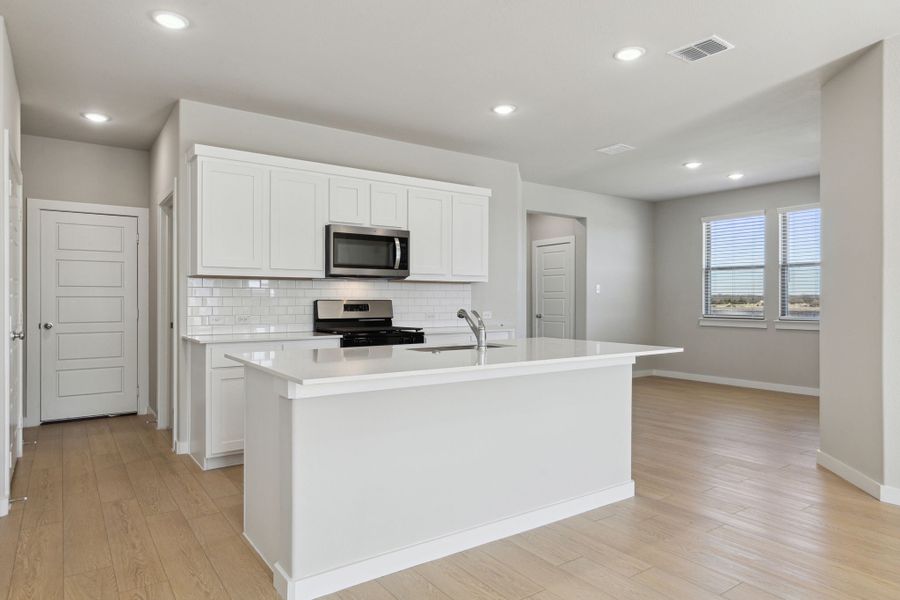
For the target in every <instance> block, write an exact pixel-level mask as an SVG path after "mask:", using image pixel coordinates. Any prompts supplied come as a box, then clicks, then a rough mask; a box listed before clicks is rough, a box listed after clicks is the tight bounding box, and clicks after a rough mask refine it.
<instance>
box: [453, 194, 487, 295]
mask: <svg viewBox="0 0 900 600" xmlns="http://www.w3.org/2000/svg"><path fill="white" fill-rule="evenodd" d="M451 229H452V231H453V238H452V239H453V242H452V246H453V254H452V258H451V276H452V278H453V279H458V280H465V281H487V279H488V199H487V198H485V197H483V196H469V195H464V194H453V222H452V227H451Z"/></svg>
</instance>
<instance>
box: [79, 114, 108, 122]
mask: <svg viewBox="0 0 900 600" xmlns="http://www.w3.org/2000/svg"><path fill="white" fill-rule="evenodd" d="M81 116H82V117H84V118H85V119H87V120H88V121H90V122H91V123H109V115H104V114H103V113H98V112H83V113H81Z"/></svg>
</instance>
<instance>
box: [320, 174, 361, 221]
mask: <svg viewBox="0 0 900 600" xmlns="http://www.w3.org/2000/svg"><path fill="white" fill-rule="evenodd" d="M328 220H329V221H331V222H332V223H349V224H351V225H368V224H369V182H368V181H362V180H360V179H348V178H346V177H332V178H331V182H330V185H329V189H328Z"/></svg>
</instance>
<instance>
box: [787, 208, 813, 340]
mask: <svg viewBox="0 0 900 600" xmlns="http://www.w3.org/2000/svg"><path fill="white" fill-rule="evenodd" d="M814 208H817V209H819V260H818V262H797V263H785V261H784V254H785V242H786V239H787V238H785V232H784V227H785V219H784V216H785V215H786V214H788V213H792V212H802V211H805V210H811V209H814ZM821 248H822V205H821V203H819V202H810V203H808V204H797V205H794V206H782V207H780V208H778V321H780V322H781V323H782V324H784V325H783V326H782V327H781V328H782V329H816V328H817V326H818V323H819V321H820V320H821V318H822V279H821V278H822V251H821ZM790 266H801V267H802V266H818V267H819V313H818V316H816V317H815V318H810V317H797V316H791V315H789V314H786V312H788V311H786V310H785V309H786V308H787V307H788V306H789V305H790V295H789V294H786V293H785V292H786V290H785V275H786V272H787V271H786V269H787V268H788V267H790ZM803 323H808V324H809V326H808V327H799V326H797V327H794V326H793V325H800V324H803ZM776 326H777V324H776Z"/></svg>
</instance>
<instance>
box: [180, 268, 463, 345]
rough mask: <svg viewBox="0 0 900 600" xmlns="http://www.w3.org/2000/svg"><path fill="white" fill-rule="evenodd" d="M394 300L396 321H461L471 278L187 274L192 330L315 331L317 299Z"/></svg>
mask: <svg viewBox="0 0 900 600" xmlns="http://www.w3.org/2000/svg"><path fill="white" fill-rule="evenodd" d="M319 298H326V299H338V298H343V299H350V300H368V299H378V298H388V299H391V300H393V301H394V323H395V324H397V325H410V326H417V327H455V326H459V319H457V318H456V311H457V310H459V309H460V308H466V309H468V308H471V305H472V284H469V283H422V282H415V281H386V280H360V281H356V280H351V279H312V280H309V279H193V278H192V279H188V306H187V329H188V331H187V333H188V335H208V334H231V333H255V332H261V331H266V332H294V331H310V330H312V326H313V300H316V299H319Z"/></svg>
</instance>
